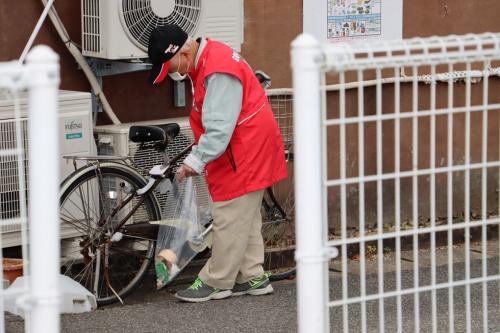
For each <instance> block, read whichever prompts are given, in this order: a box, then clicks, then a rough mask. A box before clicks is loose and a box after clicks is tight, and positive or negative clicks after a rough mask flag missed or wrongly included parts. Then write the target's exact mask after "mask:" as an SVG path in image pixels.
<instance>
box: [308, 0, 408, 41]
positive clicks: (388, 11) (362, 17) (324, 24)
mask: <svg viewBox="0 0 500 333" xmlns="http://www.w3.org/2000/svg"><path fill="white" fill-rule="evenodd" d="M303 4H304V32H305V33H309V34H312V35H314V36H315V37H316V38H318V39H319V40H320V41H325V40H326V41H328V42H332V43H335V42H345V41H359V40H366V39H383V40H389V39H401V38H402V35H403V0H307V1H304V2H303Z"/></svg>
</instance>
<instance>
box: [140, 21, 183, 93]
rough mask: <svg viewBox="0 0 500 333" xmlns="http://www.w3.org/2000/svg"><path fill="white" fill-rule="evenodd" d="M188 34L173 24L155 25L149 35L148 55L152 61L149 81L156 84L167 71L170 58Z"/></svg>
mask: <svg viewBox="0 0 500 333" xmlns="http://www.w3.org/2000/svg"><path fill="white" fill-rule="evenodd" d="M187 38H188V34H187V33H186V32H184V30H182V29H181V28H180V27H179V26H177V25H175V24H167V25H164V26H161V27H156V28H155V29H154V30H153V31H152V32H151V35H150V37H149V43H148V55H149V60H151V62H152V63H153V68H152V69H151V75H150V77H149V82H151V84H158V83H160V82H162V81H163V80H164V79H165V77H166V76H167V73H168V67H169V66H170V59H172V57H173V56H175V55H176V54H177V52H179V51H180V49H181V48H182V46H183V45H184V43H185V42H186V40H187Z"/></svg>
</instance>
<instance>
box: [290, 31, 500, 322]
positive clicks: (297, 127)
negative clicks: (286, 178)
mask: <svg viewBox="0 0 500 333" xmlns="http://www.w3.org/2000/svg"><path fill="white" fill-rule="evenodd" d="M292 65H293V81H294V91H295V96H294V136H295V168H296V173H295V175H296V178H295V198H296V228H297V230H296V231H297V248H296V261H297V267H298V281H297V285H298V312H299V330H300V332H327V331H330V330H331V331H344V332H351V331H361V332H366V331H370V332H372V331H379V332H383V331H388V332H403V331H408V332H455V331H456V332H497V331H500V320H499V315H500V310H499V309H500V306H499V302H500V293H499V280H500V271H499V257H500V248H499V242H498V239H499V224H500V214H499V212H500V211H499V202H498V193H497V192H498V185H499V183H498V182H499V167H500V158H499V119H500V117H499V114H498V112H499V109H500V79H499V77H498V76H499V74H500V71H499V69H498V68H499V67H500V34H482V35H466V36H449V37H443V38H437V37H433V38H426V39H411V40H404V41H393V42H366V43H363V44H351V45H321V44H319V43H318V42H317V41H316V40H314V38H312V37H311V36H308V35H301V36H299V37H298V38H297V39H296V40H295V41H294V43H293V44H292ZM335 249H338V251H339V253H338V257H337V252H336V250H335Z"/></svg>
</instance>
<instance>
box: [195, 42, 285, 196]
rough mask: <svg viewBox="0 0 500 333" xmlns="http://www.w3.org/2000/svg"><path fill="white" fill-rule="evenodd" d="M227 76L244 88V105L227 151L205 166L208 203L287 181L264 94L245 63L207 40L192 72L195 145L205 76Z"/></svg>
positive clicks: (279, 140) (279, 142) (278, 138)
mask: <svg viewBox="0 0 500 333" xmlns="http://www.w3.org/2000/svg"><path fill="white" fill-rule="evenodd" d="M213 73H225V74H230V75H232V76H235V77H236V78H238V79H239V80H240V82H241V84H242V86H243V101H242V107H241V111H240V115H239V117H238V121H237V123H236V128H235V129H234V132H233V135H232V137H231V141H230V142H229V145H228V147H227V149H226V151H225V152H224V153H223V154H222V155H221V156H219V157H218V158H217V159H215V160H214V161H212V162H210V163H208V164H207V165H206V168H205V173H206V178H207V183H208V189H209V191H210V195H211V196H212V200H213V201H214V202H217V201H226V200H230V199H234V198H237V197H239V196H242V195H244V194H246V193H250V192H253V191H257V190H261V189H264V188H266V187H269V186H271V185H272V184H274V183H276V182H277V181H279V180H282V179H284V178H286V177H287V169H286V162H285V153H284V148H283V140H282V138H281V133H280V130H279V127H278V124H277V122H276V119H275V118H274V114H273V112H272V109H271V106H270V105H269V102H268V100H267V96H266V94H265V92H264V89H262V87H261V85H260V83H259V81H258V80H257V78H256V77H255V74H254V72H253V71H252V69H251V68H250V66H249V65H248V63H247V62H246V61H245V60H244V59H243V58H242V57H241V56H240V55H239V54H238V53H237V52H235V51H233V50H232V49H231V48H230V47H228V46H226V45H224V44H222V43H219V42H216V41H212V40H207V44H206V46H205V48H204V49H203V51H202V53H201V55H200V57H199V59H198V63H197V66H196V68H195V70H194V71H192V72H190V73H189V74H190V76H191V79H192V80H193V86H194V97H193V109H192V110H191V114H190V119H189V120H190V124H191V128H192V130H193V133H194V137H195V141H196V143H198V140H199V139H200V136H201V135H202V134H203V133H204V132H205V131H204V129H203V124H202V110H203V100H204V98H205V87H204V83H205V78H206V77H207V76H209V75H210V74H213Z"/></svg>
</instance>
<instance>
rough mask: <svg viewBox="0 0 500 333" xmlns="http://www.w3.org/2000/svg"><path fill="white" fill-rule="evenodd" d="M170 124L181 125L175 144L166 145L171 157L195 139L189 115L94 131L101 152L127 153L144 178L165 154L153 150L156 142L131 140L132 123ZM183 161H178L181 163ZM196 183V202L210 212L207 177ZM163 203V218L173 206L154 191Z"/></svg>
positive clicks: (109, 153)
mask: <svg viewBox="0 0 500 333" xmlns="http://www.w3.org/2000/svg"><path fill="white" fill-rule="evenodd" d="M167 123H177V124H179V126H180V128H181V130H180V133H179V135H177V137H176V138H175V139H174V141H173V142H172V143H170V144H169V145H168V146H167V151H166V152H167V156H168V157H169V158H172V157H174V156H176V155H177V154H178V153H179V152H181V151H182V150H183V149H184V148H185V147H187V146H188V145H189V144H190V143H192V142H193V140H194V139H193V132H192V131H191V127H190V126H189V118H187V117H183V118H170V119H161V120H152V121H143V122H135V123H127V124H118V125H104V126H96V127H95V128H94V133H95V135H96V139H97V140H96V141H97V152H98V155H110V156H128V157H130V158H131V160H132V162H133V164H134V165H135V166H136V168H137V169H138V171H139V172H140V173H141V174H142V175H143V176H145V177H147V176H148V172H149V170H150V169H151V168H152V167H153V166H154V165H158V164H161V163H162V162H163V157H162V155H161V154H160V153H158V152H157V151H156V150H154V149H153V143H145V144H138V143H135V142H132V141H130V140H129V139H128V132H129V129H130V126H134V125H153V126H154V125H163V124H167ZM181 162H182V160H181V161H179V163H178V164H180V163H181ZM195 184H196V190H197V196H196V199H197V205H198V207H200V209H201V210H200V211H202V212H207V213H210V211H211V207H212V200H211V198H210V195H209V193H208V188H207V184H206V181H205V177H204V176H196V177H195ZM155 194H156V197H157V198H158V201H159V203H160V208H161V212H162V214H163V215H164V217H168V216H171V212H169V211H168V209H171V206H172V205H167V195H166V194H164V193H161V192H160V191H158V190H157V191H156V192H155Z"/></svg>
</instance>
